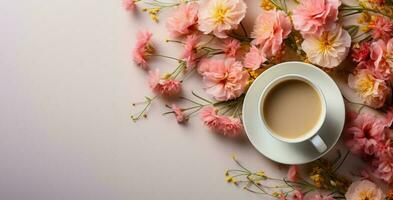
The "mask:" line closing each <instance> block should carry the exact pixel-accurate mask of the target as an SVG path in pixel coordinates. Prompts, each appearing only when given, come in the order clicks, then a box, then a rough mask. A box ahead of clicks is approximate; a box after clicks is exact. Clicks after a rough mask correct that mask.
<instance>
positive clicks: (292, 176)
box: [287, 165, 298, 181]
mask: <svg viewBox="0 0 393 200" xmlns="http://www.w3.org/2000/svg"><path fill="white" fill-rule="evenodd" d="M297 174H298V168H297V166H296V165H291V166H290V167H289V170H288V174H287V179H288V180H289V181H296V178H297Z"/></svg>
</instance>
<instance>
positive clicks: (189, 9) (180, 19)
mask: <svg viewBox="0 0 393 200" xmlns="http://www.w3.org/2000/svg"><path fill="white" fill-rule="evenodd" d="M197 21H198V4H197V3H195V2H191V3H187V4H181V5H180V6H179V7H177V8H176V9H175V10H174V12H173V13H171V15H170V16H169V18H168V21H167V22H166V28H167V29H168V31H169V33H170V34H171V36H172V37H179V36H183V35H187V34H190V33H191V32H192V31H193V30H194V28H195V26H196V24H197Z"/></svg>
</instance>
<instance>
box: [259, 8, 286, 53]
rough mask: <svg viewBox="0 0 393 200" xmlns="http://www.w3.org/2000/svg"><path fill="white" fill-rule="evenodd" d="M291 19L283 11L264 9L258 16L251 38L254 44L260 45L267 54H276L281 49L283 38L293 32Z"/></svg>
mask: <svg viewBox="0 0 393 200" xmlns="http://www.w3.org/2000/svg"><path fill="white" fill-rule="evenodd" d="M291 29H292V26H291V21H290V19H289V17H288V16H287V15H286V14H285V13H284V12H283V11H277V10H270V11H266V10H263V11H262V13H261V14H260V15H259V16H258V17H257V19H256V20H255V24H254V29H253V31H252V33H251V38H254V40H253V41H252V42H251V44H252V45H260V47H261V49H262V52H264V53H265V54H266V55H267V56H274V55H275V54H276V53H277V52H278V51H279V50H280V49H281V45H282V43H283V40H284V39H285V38H287V37H288V35H289V33H291Z"/></svg>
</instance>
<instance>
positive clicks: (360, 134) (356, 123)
mask: <svg viewBox="0 0 393 200" xmlns="http://www.w3.org/2000/svg"><path fill="white" fill-rule="evenodd" d="M391 124H392V120H391V117H390V115H388V117H386V118H385V117H377V116H375V115H374V114H371V113H368V112H367V113H360V114H354V113H351V114H350V115H349V123H348V124H347V125H346V127H345V129H344V132H345V133H346V135H347V136H348V139H347V141H346V145H347V146H348V148H350V150H351V152H353V153H355V154H361V155H374V154H375V153H377V152H378V148H379V147H380V146H381V145H382V144H384V143H385V142H386V139H387V133H388V131H389V127H390V125H391Z"/></svg>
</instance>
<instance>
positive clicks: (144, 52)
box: [132, 31, 154, 70]
mask: <svg viewBox="0 0 393 200" xmlns="http://www.w3.org/2000/svg"><path fill="white" fill-rule="evenodd" d="M151 37H152V33H151V32H149V31H143V32H138V34H137V41H136V44H135V47H134V49H133V51H132V56H133V60H134V62H135V63H136V64H137V65H139V66H140V67H142V68H143V69H145V70H146V69H148V68H149V66H148V64H147V58H148V57H149V56H150V55H152V54H153V53H154V48H153V46H152V45H151V42H150V40H151Z"/></svg>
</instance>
